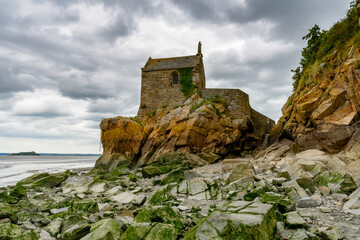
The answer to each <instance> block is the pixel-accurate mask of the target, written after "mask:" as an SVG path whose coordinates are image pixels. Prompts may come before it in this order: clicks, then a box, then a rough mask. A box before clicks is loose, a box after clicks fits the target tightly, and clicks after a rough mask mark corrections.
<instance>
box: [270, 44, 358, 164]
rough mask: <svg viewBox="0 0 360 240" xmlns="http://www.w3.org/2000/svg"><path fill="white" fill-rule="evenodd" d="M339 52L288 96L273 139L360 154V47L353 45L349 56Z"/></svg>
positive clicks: (272, 136) (300, 145)
mask: <svg viewBox="0 0 360 240" xmlns="http://www.w3.org/2000/svg"><path fill="white" fill-rule="evenodd" d="M337 54H338V53H337V52H334V53H333V55H332V56H331V57H329V58H328V60H327V61H326V62H324V64H322V65H321V66H326V67H319V68H318V71H317V72H316V74H314V76H310V79H309V82H310V83H308V84H305V85H304V87H302V88H299V89H298V90H297V91H295V92H294V94H293V95H292V96H291V97H290V98H289V100H288V102H287V103H286V104H285V105H284V107H283V108H282V111H283V116H282V117H281V118H280V120H279V122H278V123H277V125H276V126H275V127H274V128H273V129H272V131H271V140H272V141H275V140H276V139H278V138H280V139H281V138H288V139H290V140H293V141H295V142H296V144H297V145H298V146H299V147H300V148H301V149H302V150H307V149H314V148H315V149H319V150H325V151H327V152H329V153H338V152H340V151H342V150H344V153H345V154H346V153H347V152H349V151H350V152H352V154H353V156H352V157H351V158H352V159H356V157H359V152H360V144H359V137H360V121H359V120H360V115H359V111H360V69H358V61H359V59H360V49H359V48H355V47H354V46H353V47H352V48H351V49H349V51H348V52H347V54H346V56H344V57H343V56H341V57H340V56H337ZM339 55H340V53H339ZM334 58H335V59H337V60H334ZM315 67H316V66H314V68H315ZM354 153H355V155H356V156H354Z"/></svg>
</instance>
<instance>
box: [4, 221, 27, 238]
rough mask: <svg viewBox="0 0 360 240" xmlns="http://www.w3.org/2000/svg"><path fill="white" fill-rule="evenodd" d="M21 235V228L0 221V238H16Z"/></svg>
mask: <svg viewBox="0 0 360 240" xmlns="http://www.w3.org/2000/svg"><path fill="white" fill-rule="evenodd" d="M21 235H22V228H21V227H20V226H18V225H15V224H12V223H0V239H5V240H7V239H16V238H19V237H20V236H21Z"/></svg>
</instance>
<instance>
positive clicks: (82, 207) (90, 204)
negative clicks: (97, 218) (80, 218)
mask: <svg viewBox="0 0 360 240" xmlns="http://www.w3.org/2000/svg"><path fill="white" fill-rule="evenodd" d="M71 208H72V209H73V210H75V211H82V212H88V213H94V212H96V211H98V205H97V202H95V201H92V200H82V201H77V202H74V203H73V205H72V206H71Z"/></svg>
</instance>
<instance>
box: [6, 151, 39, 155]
mask: <svg viewBox="0 0 360 240" xmlns="http://www.w3.org/2000/svg"><path fill="white" fill-rule="evenodd" d="M9 156H40V154H38V153H36V152H34V151H31V152H19V153H10V154H9Z"/></svg>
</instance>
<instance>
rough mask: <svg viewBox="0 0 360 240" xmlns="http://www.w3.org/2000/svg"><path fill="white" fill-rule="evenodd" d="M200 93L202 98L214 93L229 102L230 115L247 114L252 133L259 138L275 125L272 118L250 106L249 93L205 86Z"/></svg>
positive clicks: (235, 116)
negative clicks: (252, 126) (252, 125)
mask: <svg viewBox="0 0 360 240" xmlns="http://www.w3.org/2000/svg"><path fill="white" fill-rule="evenodd" d="M201 93H202V97H204V98H211V97H214V96H215V95H219V96H220V97H222V98H223V99H225V100H226V101H227V102H228V104H229V112H230V116H231V117H234V118H237V117H241V116H242V114H245V115H247V116H249V117H250V119H251V121H252V122H253V124H254V134H255V135H256V136H257V137H259V138H262V135H263V134H264V133H269V132H270V129H271V128H272V127H273V126H274V125H275V122H274V120H272V119H270V118H268V117H266V116H264V115H263V114H261V113H259V112H257V111H256V110H254V109H252V108H251V106H250V103H249V95H247V94H246V93H244V92H243V91H241V90H240V89H221V88H220V89H218V88H207V89H201Z"/></svg>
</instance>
